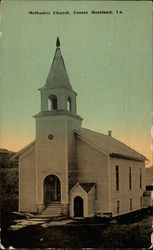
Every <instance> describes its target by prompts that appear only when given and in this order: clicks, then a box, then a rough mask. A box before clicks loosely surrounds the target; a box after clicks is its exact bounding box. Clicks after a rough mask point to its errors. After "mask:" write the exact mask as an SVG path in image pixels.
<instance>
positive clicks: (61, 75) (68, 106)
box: [40, 38, 77, 115]
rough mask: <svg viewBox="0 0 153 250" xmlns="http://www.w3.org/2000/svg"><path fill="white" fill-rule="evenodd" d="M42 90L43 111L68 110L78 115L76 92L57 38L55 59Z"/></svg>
mask: <svg viewBox="0 0 153 250" xmlns="http://www.w3.org/2000/svg"><path fill="white" fill-rule="evenodd" d="M40 92H41V112H44V111H47V112H48V111H49V112H55V111H57V112H59V111H68V112H69V113H71V114H73V115H76V95H77V94H76V92H75V91H73V89H72V86H71V84H70V80H69V77H68V74H67V72H66V68H65V64H64V60H63V57H62V54H61V50H60V41H59V38H57V41H56V51H55V55H54V59H53V62H52V65H51V68H50V71H49V74H48V77H47V80H46V84H45V86H44V87H42V88H41V89H40Z"/></svg>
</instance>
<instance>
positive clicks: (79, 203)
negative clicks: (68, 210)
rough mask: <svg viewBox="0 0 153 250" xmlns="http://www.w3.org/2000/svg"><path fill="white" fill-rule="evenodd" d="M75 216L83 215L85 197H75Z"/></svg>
mask: <svg viewBox="0 0 153 250" xmlns="http://www.w3.org/2000/svg"><path fill="white" fill-rule="evenodd" d="M74 217H83V199H82V198H81V197H80V196H76V197H75V198H74Z"/></svg>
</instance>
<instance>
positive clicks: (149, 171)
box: [145, 166, 153, 186]
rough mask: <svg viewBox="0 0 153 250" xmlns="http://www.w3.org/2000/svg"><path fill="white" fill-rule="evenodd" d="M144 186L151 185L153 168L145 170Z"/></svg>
mask: <svg viewBox="0 0 153 250" xmlns="http://www.w3.org/2000/svg"><path fill="white" fill-rule="evenodd" d="M145 185H146V186H151V185H153V166H152V167H149V168H145Z"/></svg>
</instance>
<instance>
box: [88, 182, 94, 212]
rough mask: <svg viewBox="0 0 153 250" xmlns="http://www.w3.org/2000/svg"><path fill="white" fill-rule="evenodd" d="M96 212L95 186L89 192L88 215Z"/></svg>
mask: <svg viewBox="0 0 153 250" xmlns="http://www.w3.org/2000/svg"><path fill="white" fill-rule="evenodd" d="M94 214H95V188H94V187H93V188H92V189H91V190H90V191H89V193H88V216H89V217H90V216H94Z"/></svg>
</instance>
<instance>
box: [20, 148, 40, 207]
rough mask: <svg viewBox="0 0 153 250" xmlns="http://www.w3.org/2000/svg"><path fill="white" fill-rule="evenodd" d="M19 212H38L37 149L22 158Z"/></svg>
mask: <svg viewBox="0 0 153 250" xmlns="http://www.w3.org/2000/svg"><path fill="white" fill-rule="evenodd" d="M19 189H20V192H19V210H20V211H26V212H35V211H36V159H35V149H32V150H30V151H29V152H27V153H26V155H25V156H24V155H23V156H22V157H21V158H20V170H19Z"/></svg>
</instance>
